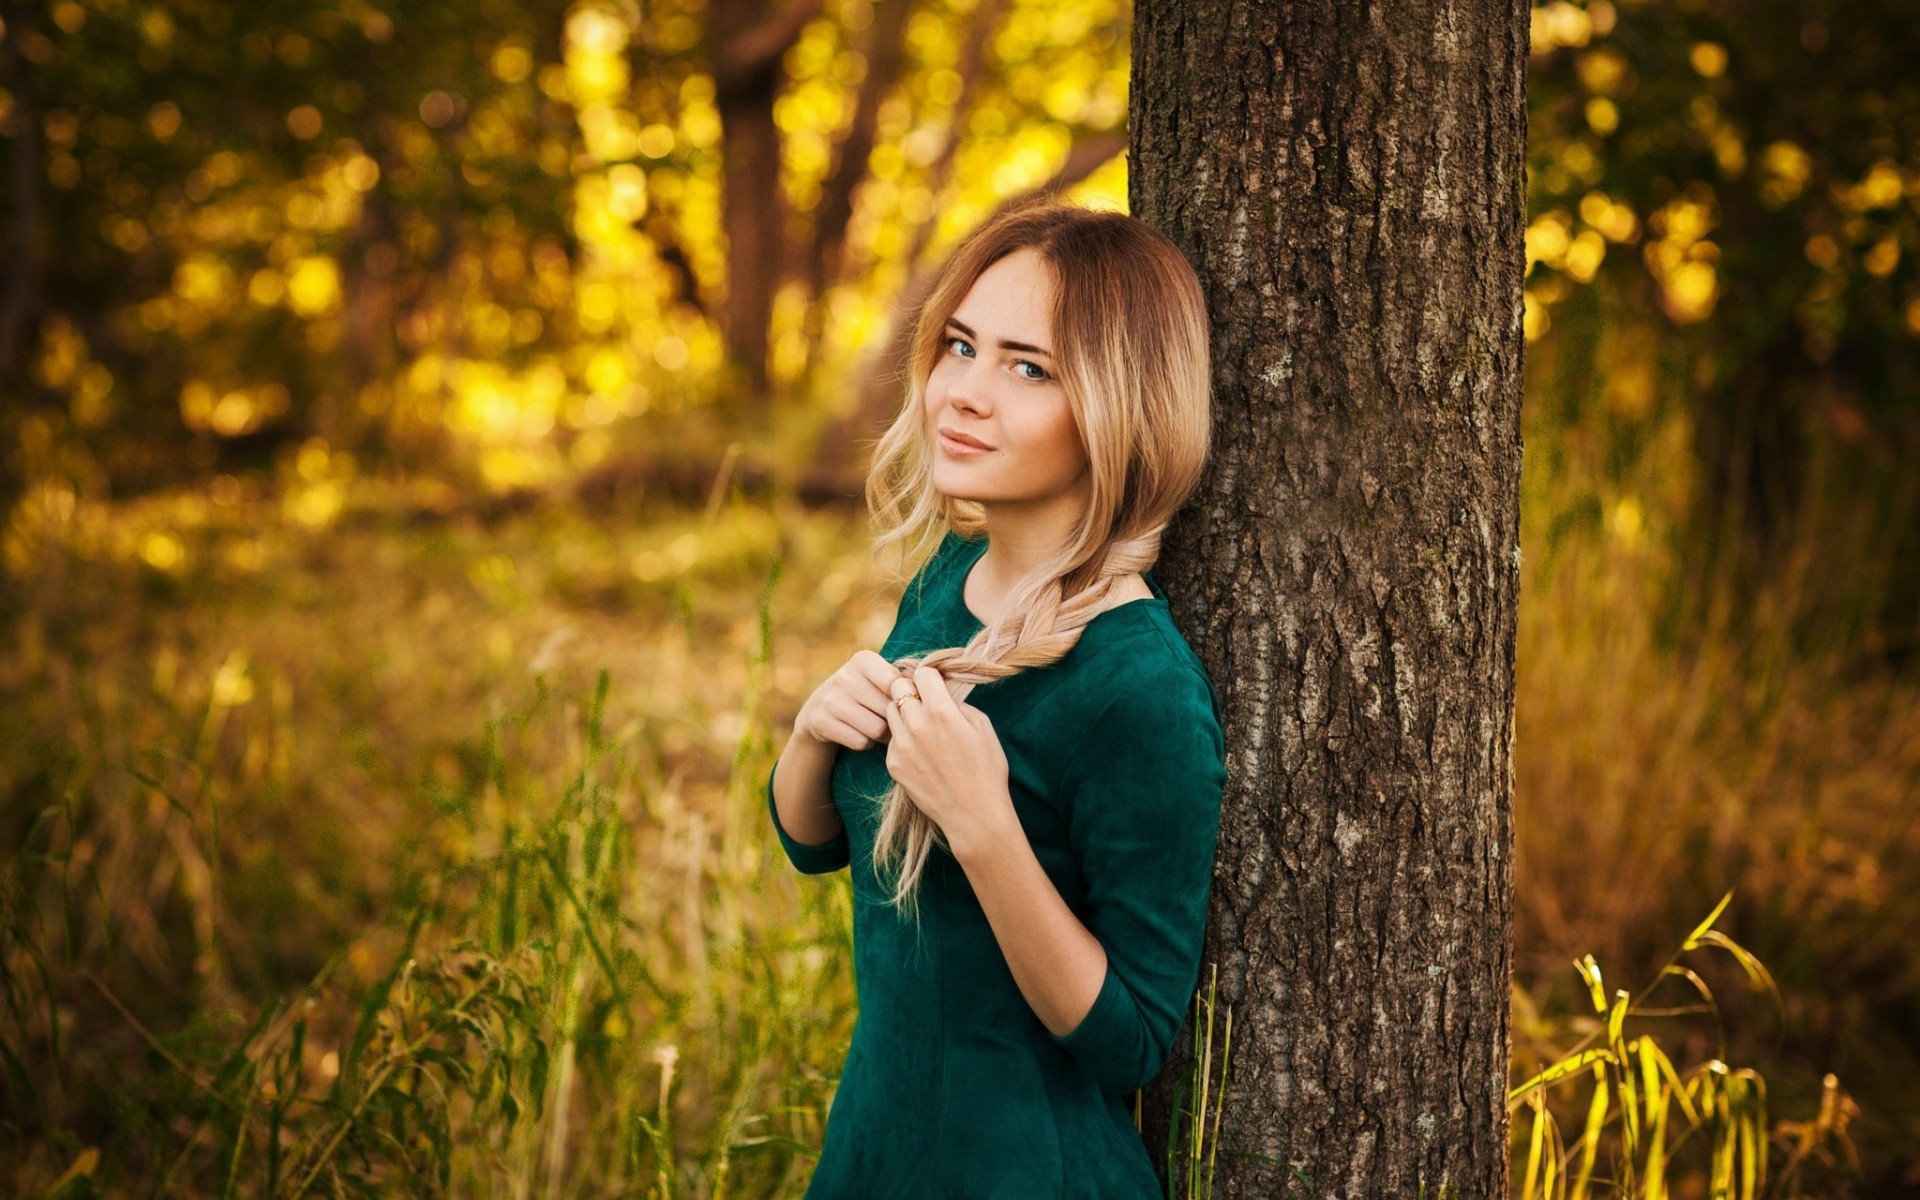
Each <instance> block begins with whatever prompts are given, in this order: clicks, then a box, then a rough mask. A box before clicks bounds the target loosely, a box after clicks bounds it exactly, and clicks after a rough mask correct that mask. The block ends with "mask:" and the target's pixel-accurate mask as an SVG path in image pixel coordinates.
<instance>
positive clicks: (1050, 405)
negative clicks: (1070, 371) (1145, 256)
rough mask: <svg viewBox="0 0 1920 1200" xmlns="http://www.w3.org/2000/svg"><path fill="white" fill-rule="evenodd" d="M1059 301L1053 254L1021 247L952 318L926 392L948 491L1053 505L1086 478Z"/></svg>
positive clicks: (985, 276) (937, 474) (937, 471)
mask: <svg viewBox="0 0 1920 1200" xmlns="http://www.w3.org/2000/svg"><path fill="white" fill-rule="evenodd" d="M1053 297H1054V283H1053V272H1052V269H1051V268H1050V267H1049V266H1048V265H1047V262H1046V260H1045V259H1044V258H1042V257H1041V256H1040V253H1039V252H1038V251H1036V250H1031V249H1025V250H1016V251H1015V252H1013V253H1012V254H1009V255H1007V256H1006V257H1005V258H1003V259H1001V260H1000V261H998V262H996V263H994V264H993V265H992V266H990V267H988V268H987V269H986V270H985V271H984V272H982V273H981V275H980V277H979V278H978V279H976V280H974V283H973V287H972V288H971V289H970V290H969V291H968V292H967V295H966V298H965V299H963V300H962V301H961V302H960V306H959V307H958V308H957V309H955V310H954V314H953V316H952V317H951V318H950V319H949V320H948V321H947V326H946V329H945V331H944V333H943V337H944V338H945V341H944V342H943V343H942V349H941V353H940V356H939V357H938V358H936V359H935V360H934V366H933V372H932V374H930V375H929V376H928V377H927V386H926V396H925V403H926V420H927V424H926V432H927V439H928V442H929V444H930V445H931V446H932V447H933V486H934V487H935V488H937V489H938V490H939V491H941V492H942V493H944V494H946V495H948V496H952V497H954V498H956V499H960V500H978V501H982V502H986V503H992V502H995V501H998V502H1001V503H1003V504H1024V503H1034V502H1043V501H1047V500H1053V499H1057V498H1059V497H1061V496H1063V495H1064V494H1066V493H1068V492H1069V491H1070V490H1071V489H1073V488H1074V485H1075V484H1076V483H1078V482H1079V481H1081V480H1082V477H1083V476H1084V475H1085V473H1086V468H1087V457H1086V451H1085V450H1084V449H1082V448H1081V445H1080V431H1079V429H1078V427H1077V426H1076V425H1075V424H1074V420H1073V411H1072V409H1071V408H1069V407H1068V404H1067V393H1066V391H1065V389H1064V388H1062V387H1061V385H1060V382H1059V380H1058V379H1057V378H1055V376H1054V368H1055V360H1054V357H1053V353H1052V351H1053V348H1054V347H1053V318H1052V316H1051V314H1052V312H1053ZM950 434H960V435H963V436H964V437H965V438H969V439H972V440H973V441H975V442H978V443H979V444H980V445H981V446H984V447H986V448H985V449H979V448H976V447H974V446H972V445H968V444H965V443H963V442H960V441H957V440H955V439H953V438H951V437H949V436H948V435H950Z"/></svg>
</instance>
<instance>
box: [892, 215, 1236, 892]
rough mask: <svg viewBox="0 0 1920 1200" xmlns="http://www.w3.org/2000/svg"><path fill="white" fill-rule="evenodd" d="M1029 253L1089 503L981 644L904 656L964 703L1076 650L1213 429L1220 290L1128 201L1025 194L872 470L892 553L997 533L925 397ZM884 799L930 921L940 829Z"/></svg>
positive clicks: (931, 308)
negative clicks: (984, 306) (1214, 332)
mask: <svg viewBox="0 0 1920 1200" xmlns="http://www.w3.org/2000/svg"><path fill="white" fill-rule="evenodd" d="M1022 249H1033V250H1035V251H1038V252H1039V254H1040V256H1041V258H1042V259H1044V260H1045V262H1046V263H1047V265H1048V267H1049V268H1050V270H1051V272H1052V275H1053V280H1054V306H1053V313H1052V319H1053V339H1054V345H1053V353H1054V364H1053V365H1054V374H1055V376H1056V377H1057V378H1058V379H1059V380H1060V383H1061V385H1062V388H1063V389H1064V391H1065V392H1066V395H1067V400H1068V404H1069V405H1070V407H1071V409H1072V412H1073V417H1074V421H1075V423H1076V425H1077V426H1078V428H1079V431H1080V439H1081V443H1082V445H1083V446H1084V448H1085V451H1086V456H1087V471H1088V474H1089V476H1090V477H1091V478H1090V481H1089V482H1090V485H1091V487H1090V499H1089V502H1088V505H1087V508H1086V511H1085V513H1084V515H1083V517H1082V519H1081V520H1080V522H1079V523H1078V525H1077V526H1076V527H1075V529H1074V531H1073V533H1072V535H1071V536H1069V537H1068V538H1067V540H1066V542H1065V544H1063V545H1061V546H1060V547H1059V548H1058V549H1056V550H1055V551H1054V553H1053V554H1052V555H1051V556H1050V557H1049V558H1047V559H1046V560H1045V561H1043V562H1042V563H1040V564H1039V565H1038V566H1036V567H1035V568H1033V569H1032V570H1031V571H1030V572H1028V573H1027V574H1026V575H1025V576H1023V577H1022V578H1020V579H1018V580H1016V581H1015V582H1014V584H1013V586H1012V588H1011V589H1010V590H1009V592H1008V594H1007V598H1006V603H1005V604H1004V605H1003V607H1002V609H1001V612H1000V615H999V616H998V617H997V618H996V620H995V621H994V622H993V623H992V624H990V625H988V626H987V627H985V628H983V629H981V630H980V631H979V632H978V633H976V634H975V635H974V636H973V638H972V639H971V640H970V641H968V643H967V644H966V645H965V646H957V647H949V648H943V649H938V650H934V651H931V652H930V653H927V654H924V655H919V656H909V657H906V658H901V659H897V660H896V661H895V664H894V665H895V666H897V667H900V668H901V669H902V670H903V671H911V670H913V669H914V668H916V667H919V666H922V665H925V666H930V667H934V668H936V669H938V670H939V672H940V674H941V675H942V677H944V679H945V680H946V683H947V688H948V691H949V692H951V693H952V695H953V697H954V699H955V700H964V699H965V698H966V696H967V693H969V692H970V691H972V690H973V687H974V685H975V684H979V683H986V682H988V681H990V680H995V679H1004V678H1006V677H1007V676H1009V675H1014V674H1017V673H1019V672H1021V671H1024V670H1028V669H1030V668H1034V667H1044V666H1048V665H1050V664H1052V663H1055V662H1058V661H1059V660H1060V659H1062V658H1064V657H1065V656H1066V654H1067V652H1068V651H1070V650H1072V649H1073V647H1074V645H1075V643H1077V642H1078V641H1079V640H1080V634H1081V632H1082V631H1083V630H1084V629H1085V628H1086V625H1087V622H1089V621H1090V620H1092V619H1093V617H1094V616H1095V614H1097V613H1099V612H1100V611H1101V610H1103V609H1105V608H1106V607H1107V606H1108V603H1109V597H1110V594H1111V591H1112V588H1113V585H1114V584H1115V583H1116V582H1117V581H1119V580H1122V579H1125V578H1126V577H1128V576H1130V575H1132V574H1134V573H1135V572H1138V571H1144V570H1146V569H1147V568H1149V567H1151V566H1152V565H1153V564H1154V562H1155V561H1156V560H1157V559H1158V558H1159V555H1160V535H1161V533H1162V531H1163V530H1164V529H1165V528H1166V525H1167V521H1168V520H1169V519H1170V518H1171V517H1172V516H1173V514H1174V513H1175V512H1176V511H1178V510H1179V508H1180V506H1181V505H1182V504H1183V503H1185V501H1186V499H1187V497H1188V495H1189V494H1190V493H1191V492H1192V491H1193V488H1194V487H1195V486H1196V485H1197V484H1198V483H1199V481H1200V474H1201V471H1202V470H1203V469H1204V467H1205V465H1206V458H1207V451H1208V447H1209V445H1210V444H1211V440H1212V411H1211V401H1212V394H1211V375H1210V368H1209V364H1208V325H1207V308H1206V299H1205V297H1204V295H1203V294H1202V292H1201V290H1200V280H1199V277H1198V276H1197V275H1196V274H1195V273H1194V270H1193V267H1192V265H1191V264H1190V263H1189V262H1188V261H1187V259H1186V257H1185V256H1184V255H1182V254H1181V252H1180V249H1179V247H1177V246H1175V245H1174V244H1173V242H1172V241H1171V240H1169V239H1168V238H1167V236H1166V235H1165V234H1162V233H1161V232H1160V231H1158V230H1157V229H1155V228H1153V227H1152V226H1151V225H1148V224H1147V223H1146V222H1145V221H1142V220H1140V219H1139V218H1137V217H1132V216H1128V215H1126V214H1124V213H1117V212H1107V211H1100V210H1095V209H1088V208H1082V207H1079V206H1077V205H1072V204H1066V203H1060V202H1056V201H1053V200H1051V199H1050V198H1045V197H1043V198H1040V199H1038V200H1036V201H1033V202H1029V203H1025V204H1021V205H1018V206H1016V207H1014V208H1012V209H1010V210H1008V211H1004V212H1002V213H1000V214H998V215H996V216H995V217H993V218H992V219H990V220H989V221H987V222H986V223H985V224H984V225H982V226H981V227H980V228H979V229H977V230H975V231H974V232H973V233H971V234H970V235H968V237H967V238H966V239H965V240H964V241H963V242H962V243H961V244H960V245H959V246H958V247H957V248H956V249H955V250H954V251H953V253H952V254H951V255H950V256H949V258H948V259H947V261H946V262H945V264H944V265H943V266H942V267H941V268H940V271H939V274H938V275H937V276H936V278H935V279H934V282H933V286H932V288H931V290H930V291H929V292H928V293H927V297H926V299H925V301H924V302H923V303H922V304H921V306H920V309H919V312H918V314H917V317H916V320H915V324H914V332H913V342H912V349H911V357H910V360H909V363H910V369H909V371H908V386H907V396H906V401H905V403H904V405H903V406H902V407H901V409H900V413H899V415H898V416H896V417H895V418H894V420H893V423H892V424H891V425H890V426H889V427H888V428H887V431H886V432H885V433H884V434H883V435H882V436H881V438H880V440H879V442H878V443H877V444H876V445H875V447H874V452H873V459H872V465H871V466H870V468H869V470H868V474H867V482H866V498H867V507H868V511H869V514H870V517H871V520H872V525H873V528H874V531H875V535H874V553H875V555H876V557H878V556H879V555H881V554H882V553H883V551H884V550H885V549H886V548H887V547H889V546H895V545H898V546H901V547H902V548H903V553H902V560H903V562H904V561H906V560H910V559H913V558H924V556H925V554H926V552H927V551H928V549H929V548H930V547H931V546H933V545H935V544H937V543H938V542H939V541H940V540H941V539H942V538H944V537H945V535H946V532H947V531H948V530H949V529H950V530H952V531H953V532H955V533H958V534H959V535H961V536H962V537H972V536H976V535H979V534H984V533H985V531H986V519H985V514H984V511H983V510H982V509H981V507H980V506H979V505H978V504H976V503H974V502H972V501H967V500H960V499H956V498H954V497H951V496H946V495H943V494H941V493H939V492H936V491H935V490H934V488H933V485H932V466H933V463H932V449H931V447H930V445H929V439H928V436H927V426H926V415H925V412H924V398H925V394H926V385H927V379H928V376H929V375H930V374H931V373H932V371H933V368H934V365H935V363H936V362H937V361H938V356H939V355H940V354H941V353H942V352H943V351H944V349H945V346H946V336H947V335H946V322H947V319H948V318H949V317H951V316H952V315H953V314H954V312H955V310H956V309H958V308H959V306H960V302H961V301H962V300H964V299H965V298H966V295H967V293H968V291H970V290H971V289H972V287H973V284H974V281H975V280H977V279H978V278H979V277H980V275H981V274H982V273H983V272H984V271H986V269H987V268H988V267H990V266H992V265H993V264H994V263H996V262H998V261H999V260H1000V259H1002V258H1004V257H1006V256H1007V255H1009V254H1012V253H1014V252H1015V251H1018V250H1022ZM901 573H903V574H904V571H902V572H901ZM879 803H880V805H881V814H880V824H879V831H878V833H877V835H876V837H875V841H874V850H873V860H874V866H875V868H876V871H878V870H879V869H881V868H896V867H897V870H895V872H894V874H895V882H894V885H893V895H892V903H893V904H894V905H895V906H896V907H897V908H901V909H902V910H903V911H909V912H912V913H913V914H914V916H915V919H916V921H917V919H918V901H917V890H918V885H919V882H920V876H921V873H922V871H923V870H924V868H925V865H926V860H927V855H928V853H929V852H930V851H931V849H932V847H933V845H934V844H935V843H936V842H939V841H941V840H942V839H941V837H940V833H939V828H938V826H936V825H935V824H934V823H933V821H932V820H931V819H930V818H928V817H927V816H926V815H925V814H924V813H922V812H921V811H920V810H919V809H918V808H917V807H915V806H914V804H913V802H912V801H911V800H910V799H908V798H907V796H906V793H905V792H904V791H903V790H902V789H901V787H900V786H899V784H897V783H896V784H894V785H893V786H892V787H891V788H890V789H888V791H887V793H886V795H885V796H884V797H881V798H880V801H879Z"/></svg>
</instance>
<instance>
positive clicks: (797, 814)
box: [773, 730, 846, 846]
mask: <svg viewBox="0 0 1920 1200" xmlns="http://www.w3.org/2000/svg"><path fill="white" fill-rule="evenodd" d="M837 752H838V747H836V746H835V745H834V744H833V743H831V742H820V741H816V740H814V739H813V738H812V737H809V736H807V735H806V734H803V733H801V732H799V731H798V730H796V731H795V732H794V734H793V735H792V736H791V737H789V738H788V739H787V748H786V749H785V750H783V751H781V753H780V762H779V767H778V769H776V770H775V771H774V773H773V802H774V806H775V807H776V808H778V809H779V812H780V824H781V826H782V827H783V828H784V829H785V830H786V831H787V833H788V834H789V835H790V836H791V837H792V838H793V839H794V840H795V841H797V842H803V843H805V844H806V845H809V846H819V845H823V844H825V843H827V842H830V841H832V840H833V839H834V838H836V837H838V836H839V835H840V831H841V830H842V829H844V828H846V823H845V822H844V821H842V820H841V819H840V810H839V809H838V808H835V807H834V804H833V761H834V757H835V755H836V754H837Z"/></svg>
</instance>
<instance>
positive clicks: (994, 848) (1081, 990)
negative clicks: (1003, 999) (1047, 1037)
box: [954, 808, 1107, 1035]
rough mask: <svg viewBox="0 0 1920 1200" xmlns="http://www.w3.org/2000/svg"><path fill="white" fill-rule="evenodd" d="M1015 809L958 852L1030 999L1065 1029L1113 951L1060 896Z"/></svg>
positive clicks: (1081, 1010)
mask: <svg viewBox="0 0 1920 1200" xmlns="http://www.w3.org/2000/svg"><path fill="white" fill-rule="evenodd" d="M1007 813H1008V816H1007V818H1006V821H1005V822H1004V823H1003V824H1002V825H1000V826H997V827H996V828H995V829H993V830H991V831H989V832H987V833H984V834H982V835H981V836H980V837H979V838H977V839H976V840H975V841H974V842H972V843H970V844H967V845H964V846H956V847H955V848H954V856H955V858H956V859H958V861H959V863H960V867H961V869H962V870H964V871H965V872H966V873H967V880H968V882H970V883H971V884H972V885H973V891H974V895H975V896H977V897H978V898H979V900H980V907H981V908H982V909H984V910H985V911H986V914H987V923H988V924H989V925H991V926H992V928H993V935H994V937H995V939H997V940H998V941H999V943H1000V950H1001V953H1002V954H1003V955H1004V956H1005V957H1006V960H1007V966H1008V967H1009V968H1010V969H1011V970H1012V972H1013V980H1014V982H1015V983H1016V984H1018V985H1019V987H1020V992H1021V994H1022V995H1023V996H1025V997H1026V1000H1027V1005H1028V1007H1030V1008H1032V1009H1033V1011H1034V1014H1035V1015H1036V1016H1038V1017H1039V1018H1040V1022H1041V1024H1043V1025H1045V1026H1046V1027H1047V1029H1048V1030H1049V1031H1051V1032H1052V1033H1054V1034H1055V1035H1064V1034H1066V1033H1069V1032H1071V1031H1072V1030H1073V1028H1074V1027H1075V1026H1077V1025H1078V1024H1079V1023H1080V1020H1081V1018H1083V1017H1085V1016H1086V1015H1087V1013H1088V1011H1089V1010H1090V1009H1092V1008H1093V1003H1094V1001H1095V1000H1096V999H1098V997H1099V995H1100V987H1101V985H1102V984H1103V983H1104V982H1105V981H1106V975H1107V952H1106V950H1105V949H1103V948H1102V947H1101V945H1100V939H1098V938H1096V937H1094V936H1093V934H1092V932H1091V931H1089V930H1088V929H1087V927H1086V926H1085V925H1083V924H1081V923H1080V918H1078V917H1076V916H1074V915H1073V910H1072V909H1070V908H1068V907H1067V902H1066V901H1065V900H1062V899H1061V898H1060V892H1059V890H1058V889H1056V888H1055V887H1054V886H1053V880H1051V879H1049V878H1048V877H1047V872H1046V869H1045V868H1043V867H1042V866H1041V865H1040V860H1039V859H1038V858H1036V857H1034V853H1033V847H1032V845H1031V844H1029V843H1028V841H1027V835H1026V831H1025V830H1023V829H1022V828H1021V827H1020V822H1019V819H1018V818H1017V817H1015V816H1013V815H1012V810H1011V809H1010V808H1009V809H1008V810H1007Z"/></svg>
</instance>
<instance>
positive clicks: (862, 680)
mask: <svg viewBox="0 0 1920 1200" xmlns="http://www.w3.org/2000/svg"><path fill="white" fill-rule="evenodd" d="M900 678H903V676H902V675H901V674H900V671H899V668H897V667H895V666H894V665H893V664H892V663H890V662H888V661H887V660H886V659H884V658H882V657H880V655H878V654H876V653H875V652H873V651H872V650H861V651H858V652H856V653H855V654H854V656H853V657H852V658H849V659H848V660H847V661H846V662H845V663H843V664H841V666H840V669H839V670H837V671H835V672H834V673H833V674H831V675H829V676H827V677H826V679H825V680H823V681H822V682H821V684H820V686H819V687H817V688H815V689H813V695H811V696H808V697H807V700H806V703H804V704H802V705H801V706H800V711H799V712H798V713H797V714H795V715H794V718H793V731H794V733H795V734H799V735H803V736H806V737H810V738H812V739H813V740H814V741H816V742H818V743H820V744H821V745H826V744H827V743H832V744H834V745H837V746H845V747H847V748H848V749H849V750H865V749H866V748H868V747H869V746H872V745H875V744H877V743H880V742H884V741H886V740H887V716H886V711H887V705H889V704H892V703H893V697H892V695H891V694H889V692H888V690H887V689H888V688H889V687H890V686H891V685H892V683H893V681H894V680H896V679H900Z"/></svg>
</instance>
